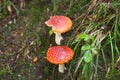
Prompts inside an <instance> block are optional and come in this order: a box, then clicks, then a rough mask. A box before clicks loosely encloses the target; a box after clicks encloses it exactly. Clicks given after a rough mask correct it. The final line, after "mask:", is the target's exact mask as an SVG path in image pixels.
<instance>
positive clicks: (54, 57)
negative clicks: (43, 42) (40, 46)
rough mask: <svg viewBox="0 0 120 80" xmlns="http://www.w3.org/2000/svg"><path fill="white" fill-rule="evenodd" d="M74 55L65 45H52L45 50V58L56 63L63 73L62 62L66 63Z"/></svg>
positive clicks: (63, 66)
mask: <svg viewBox="0 0 120 80" xmlns="http://www.w3.org/2000/svg"><path fill="white" fill-rule="evenodd" d="M73 56H74V52H73V50H72V49H71V48H69V47H67V46H53V47H50V48H49V49H48V51H47V60H48V61H49V62H51V63H53V64H58V65H59V67H58V70H59V72H61V73H64V70H65V69H66V67H65V65H64V63H67V62H68V61H69V60H71V59H72V58H73Z"/></svg>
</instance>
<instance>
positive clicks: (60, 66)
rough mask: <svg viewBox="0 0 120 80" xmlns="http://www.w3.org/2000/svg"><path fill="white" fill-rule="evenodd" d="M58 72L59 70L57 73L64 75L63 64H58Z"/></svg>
mask: <svg viewBox="0 0 120 80" xmlns="http://www.w3.org/2000/svg"><path fill="white" fill-rule="evenodd" d="M58 70H59V72H61V73H64V70H66V67H65V65H64V64H59V67H58Z"/></svg>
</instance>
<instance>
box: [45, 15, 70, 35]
mask: <svg viewBox="0 0 120 80" xmlns="http://www.w3.org/2000/svg"><path fill="white" fill-rule="evenodd" d="M45 24H46V25H47V26H51V27H52V30H53V31H54V32H58V33H64V32H67V31H69V30H70V29H71V27H72V21H71V19H70V18H68V17H66V16H50V19H49V20H48V21H46V22H45Z"/></svg>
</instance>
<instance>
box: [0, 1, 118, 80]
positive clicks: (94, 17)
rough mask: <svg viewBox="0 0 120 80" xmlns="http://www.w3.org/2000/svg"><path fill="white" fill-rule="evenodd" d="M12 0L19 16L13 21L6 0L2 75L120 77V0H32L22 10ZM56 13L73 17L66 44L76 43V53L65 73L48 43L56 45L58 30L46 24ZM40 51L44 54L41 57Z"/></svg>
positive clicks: (70, 79) (74, 79)
mask: <svg viewBox="0 0 120 80" xmlns="http://www.w3.org/2000/svg"><path fill="white" fill-rule="evenodd" d="M6 2H7V1H6ZM8 2H9V1H8ZM8 2H7V3H8ZM9 3H11V5H12V7H13V8H12V9H13V10H14V11H15V14H13V15H17V18H16V17H14V18H13V19H12V20H16V22H15V23H14V22H13V23H9V21H10V20H6V18H7V17H8V16H9V11H8V10H7V4H5V2H3V3H2V5H0V6H1V7H0V12H1V13H0V21H2V22H1V23H0V26H1V24H2V25H3V26H2V27H1V29H0V33H1V34H0V53H1V54H0V62H1V64H0V79H1V80H8V79H11V80H28V79H29V80H56V79H57V80H118V79H119V78H120V77H119V76H120V45H119V44H120V13H119V10H120V7H119V6H120V1H119V0H114V1H112V2H110V6H109V5H107V4H106V3H105V2H96V3H92V1H91V0H84V1H80V0H64V1H63V0H51V1H50V0H38V1H36V0H31V1H29V2H28V5H26V7H25V8H23V10H22V11H21V9H19V7H17V5H16V4H15V3H13V2H9ZM46 3H47V5H45V4H46ZM51 15H66V16H68V17H70V18H71V20H72V22H73V27H72V29H71V31H69V32H67V33H64V34H63V36H64V41H63V43H62V45H67V46H69V47H71V48H72V49H73V51H74V53H75V56H74V58H73V59H72V60H71V61H70V62H68V63H66V67H67V70H66V71H65V73H64V74H61V73H59V72H58V70H57V67H58V66H57V65H54V64H51V63H49V62H48V61H47V60H46V51H47V49H48V48H49V47H50V46H54V45H56V44H55V42H54V34H53V32H52V30H51V29H50V28H49V27H46V25H45V24H44V22H45V21H46V20H48V19H49V16H51ZM34 57H38V60H37V62H34V61H33V59H34ZM46 76H47V77H46Z"/></svg>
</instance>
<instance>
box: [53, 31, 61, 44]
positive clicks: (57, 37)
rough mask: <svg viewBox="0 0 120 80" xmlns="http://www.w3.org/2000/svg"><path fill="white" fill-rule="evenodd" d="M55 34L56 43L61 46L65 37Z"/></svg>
mask: <svg viewBox="0 0 120 80" xmlns="http://www.w3.org/2000/svg"><path fill="white" fill-rule="evenodd" d="M54 33H55V42H56V44H57V45H60V43H61V40H63V37H62V35H61V33H57V32H54Z"/></svg>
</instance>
